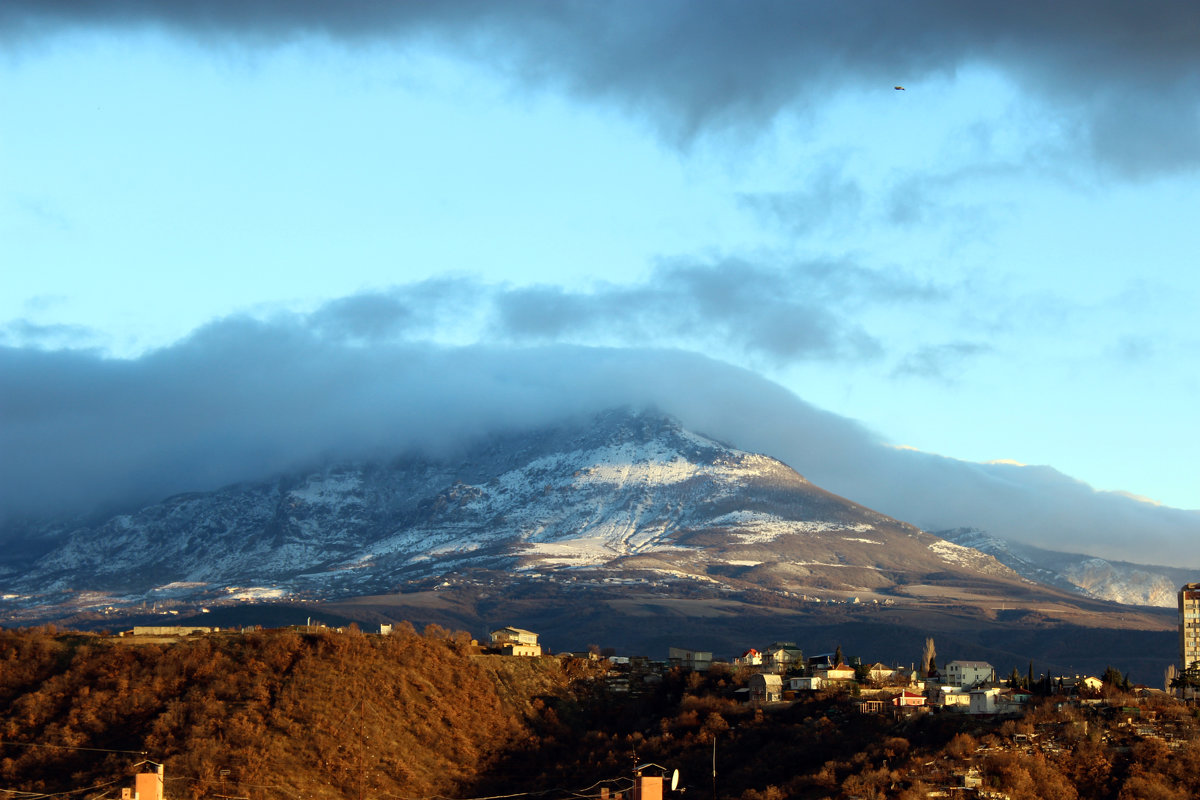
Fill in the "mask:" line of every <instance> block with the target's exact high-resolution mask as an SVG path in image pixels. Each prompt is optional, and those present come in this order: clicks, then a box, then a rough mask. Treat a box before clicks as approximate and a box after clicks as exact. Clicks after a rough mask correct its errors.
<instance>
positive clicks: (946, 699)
mask: <svg viewBox="0 0 1200 800" xmlns="http://www.w3.org/2000/svg"><path fill="white" fill-rule="evenodd" d="M937 702H938V705H939V706H941V707H943V708H953V709H955V710H957V711H966V710H967V709H968V708H970V706H971V693H970V692H966V691H963V689H962V687H960V686H939V687H938V699H937Z"/></svg>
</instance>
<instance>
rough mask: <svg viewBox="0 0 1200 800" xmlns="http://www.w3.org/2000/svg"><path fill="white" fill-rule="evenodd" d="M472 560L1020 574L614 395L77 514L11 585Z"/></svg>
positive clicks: (778, 576)
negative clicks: (556, 411) (382, 454)
mask: <svg viewBox="0 0 1200 800" xmlns="http://www.w3.org/2000/svg"><path fill="white" fill-rule="evenodd" d="M479 570H490V571H492V574H493V575H495V576H500V577H503V578H513V577H514V576H516V577H520V576H526V577H528V578H529V579H535V578H537V579H541V580H558V579H560V578H561V579H563V580H574V579H575V578H574V577H573V576H578V575H582V574H584V573H587V574H606V575H612V576H620V575H629V574H635V573H636V574H639V575H654V576H657V578H655V579H656V580H664V581H667V582H671V581H680V580H682V581H701V582H704V583H705V585H708V586H710V587H716V588H718V589H720V588H722V587H724V588H725V589H728V590H730V591H732V590H735V589H745V588H747V587H756V588H764V589H768V590H774V591H779V592H784V593H789V594H796V595H800V594H804V595H808V594H812V593H815V592H817V591H820V592H821V593H822V594H824V595H826V596H851V595H853V596H856V597H857V596H859V595H863V596H870V597H876V598H887V597H890V596H893V595H894V594H895V593H896V591H897V587H898V586H901V585H904V584H908V583H914V584H922V585H923V584H924V583H925V582H928V581H950V582H954V581H958V582H960V583H971V584H972V585H975V584H978V583H979V581H981V580H992V581H1001V582H1015V581H1019V578H1018V577H1017V576H1016V575H1015V574H1014V573H1013V572H1012V571H1011V570H1009V569H1008V568H1006V567H1004V566H1002V565H1001V564H999V563H998V562H997V561H996V560H995V559H993V558H991V557H990V556H986V555H984V554H982V553H980V552H978V551H977V550H973V549H970V548H966V547H960V546H958V545H955V544H951V543H949V542H946V541H944V540H942V539H938V538H937V537H934V536H931V535H929V534H926V533H923V532H921V531H919V530H917V529H916V528H913V527H912V526H909V525H906V524H904V523H900V522H897V521H896V520H893V519H890V518H888V517H885V516H883V515H881V514H878V513H876V512H874V511H871V510H870V509H867V508H863V507H862V506H858V505H856V504H854V503H852V502H849V501H847V500H844V499H842V498H840V497H836V496H834V495H832V494H830V493H828V492H825V491H823V490H821V489H820V488H818V487H816V486H813V485H812V484H811V483H809V482H808V481H806V480H805V479H804V478H803V477H801V476H800V475H798V474H796V473H795V472H794V471H793V470H791V469H790V468H789V467H787V466H786V465H785V464H782V463H780V462H779V461H776V460H774V459H771V458H769V457H766V456H763V455H758V454H754V453H747V452H743V451H739V450H736V449H734V448H732V447H729V446H726V445H723V444H720V443H718V442H715V441H713V440H710V439H707V438H705V437H703V436H700V435H698V434H695V433H693V432H690V431H686V430H683V429H682V428H681V427H680V426H679V425H678V424H677V423H675V422H674V421H672V420H670V419H667V418H665V417H662V416H660V415H656V414H652V413H634V412H628V411H614V412H610V413H607V414H603V415H600V416H598V417H596V418H593V419H589V420H583V421H580V422H578V423H576V424H571V425H567V424H563V425H558V426H552V427H547V428H546V429H544V430H540V431H533V432H521V433H511V434H508V435H504V436H495V437H492V438H490V439H487V440H484V441H480V442H479V443H478V444H477V446H475V447H473V448H471V449H470V450H469V451H466V452H464V453H460V454H459V455H458V457H457V458H455V459H443V460H433V459H428V458H420V457H406V458H402V459H398V460H395V461H393V462H390V463H372V464H357V463H356V464H333V465H327V466H325V467H323V468H320V469H314V470H311V471H309V472H306V473H302V474H296V475H290V476H281V477H275V478H272V479H270V480H264V481H262V482H258V483H252V484H245V485H238V486H230V487H226V488H224V489H221V490H219V491H216V492H211V493H205V494H190V495H181V496H177V497H173V498H169V499H167V500H164V501H163V502H162V503H159V504H156V505H153V506H149V507H146V508H143V509H140V510H136V511H131V512H129V513H126V514H122V515H119V516H115V517H112V518H111V519H108V520H106V521H104V522H102V523H100V524H98V525H89V526H81V527H78V528H77V529H75V530H73V531H71V532H70V534H69V535H68V536H66V537H65V540H64V541H63V543H62V544H61V545H60V546H58V547H56V548H55V549H53V550H52V551H51V552H50V553H49V554H47V555H46V556H45V557H43V558H41V559H40V560H39V561H37V562H36V563H35V564H34V565H33V566H32V567H31V568H30V569H29V570H26V571H25V572H24V573H23V574H21V575H19V576H17V575H10V576H7V577H6V578H4V579H3V583H4V585H3V586H0V591H2V592H3V593H6V594H10V595H14V596H19V597H23V598H33V597H34V596H35V595H37V596H43V597H44V596H45V595H46V593H47V592H69V591H74V592H85V591H86V592H93V593H98V595H97V596H102V597H104V598H108V599H106V600H105V602H109V601H110V600H111V598H113V597H115V596H117V595H119V594H120V593H124V596H127V597H132V598H135V599H136V598H141V599H143V600H144V599H145V598H147V597H159V596H161V592H160V590H161V588H162V587H165V586H172V587H175V588H173V589H172V591H171V594H172V596H182V595H186V594H187V593H188V592H189V591H191V592H192V593H193V594H194V595H195V596H197V597H202V596H203V597H209V598H211V597H212V596H213V595H214V593H215V594H216V595H219V596H221V597H228V596H231V595H233V594H234V593H233V592H231V591H227V589H228V587H239V588H238V592H239V593H241V594H240V595H239V596H242V595H245V593H246V592H250V593H251V595H254V593H258V594H259V595H260V596H261V595H263V594H268V595H269V594H276V595H280V596H291V595H307V596H314V595H316V596H339V595H340V596H345V595H350V594H356V593H357V594H364V593H371V592H384V591H395V590H396V589H397V588H400V587H403V586H405V585H408V584H411V583H412V582H414V581H427V580H432V579H437V580H440V579H442V578H443V577H444V576H450V575H464V574H467V573H469V572H473V571H475V572H477V571H479ZM556 576H557V577H556ZM489 580H490V579H489ZM155 592H159V594H155ZM30 602H34V600H32V599H31V600H30ZM113 602H115V601H113Z"/></svg>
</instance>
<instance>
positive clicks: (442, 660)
mask: <svg viewBox="0 0 1200 800" xmlns="http://www.w3.org/2000/svg"><path fill="white" fill-rule="evenodd" d="M472 652H473V648H472V647H471V646H470V643H469V639H468V638H467V637H466V636H465V635H464V634H458V635H451V634H449V633H447V632H446V631H444V630H440V629H436V628H434V629H431V630H429V631H428V632H427V633H426V635H424V636H419V635H417V634H416V633H415V632H414V631H413V630H412V628H411V627H406V626H398V628H397V631H396V632H395V633H394V634H393V635H392V636H389V637H379V636H365V635H362V634H359V633H355V632H353V631H351V632H348V633H337V632H334V631H331V630H328V629H317V630H314V631H313V632H301V631H297V630H274V631H268V632H264V633H248V634H228V635H206V636H192V637H188V638H185V639H182V640H173V639H164V640H155V639H145V638H144V637H136V638H132V637H127V638H115V637H97V636H90V635H82V634H73V635H53V634H52V633H51V632H47V631H35V632H26V633H14V632H11V631H2V632H0V665H3V666H2V668H0V709H3V711H0V731H2V732H3V734H2V735H3V740H4V745H3V758H2V759H0V786H5V787H14V786H20V787H21V791H26V792H46V793H58V792H65V791H68V790H74V789H78V788H80V787H87V786H94V787H101V786H103V785H107V784H108V783H109V782H111V781H113V780H114V779H117V778H121V777H122V776H127V775H129V774H131V772H130V771H131V768H132V765H134V764H135V763H136V762H139V761H142V760H146V759H148V760H150V761H153V762H157V763H162V764H164V765H165V774H166V778H167V796H168V797H171V798H199V797H208V796H211V795H212V793H213V792H214V790H215V788H216V787H218V786H226V787H228V789H229V790H230V791H231V792H232V793H234V794H244V793H246V792H248V791H250V790H251V789H255V790H256V791H255V792H254V793H255V794H256V795H258V794H261V793H262V792H263V791H264V790H266V789H268V788H269V792H265V793H266V794H268V795H270V796H276V797H297V796H304V797H309V798H322V797H327V798H334V797H342V796H346V795H351V794H354V793H356V792H357V791H358V790H359V789H360V788H365V789H367V790H369V791H370V792H371V793H372V794H380V795H397V796H404V797H415V796H425V795H431V794H453V793H455V792H461V791H462V790H463V789H464V787H467V786H469V785H471V784H473V783H474V782H475V781H477V780H478V778H479V776H480V775H481V774H484V773H486V772H487V771H488V769H489V767H490V766H492V765H493V764H494V763H495V762H496V761H497V759H499V758H500V757H501V755H506V756H507V755H509V754H511V751H512V750H513V748H515V747H519V745H520V743H521V742H523V741H524V740H525V739H526V738H527V737H528V736H529V729H528V725H529V722H528V719H529V717H530V716H531V715H532V713H533V708H534V703H538V704H539V706H540V705H541V704H542V703H543V702H544V701H541V700H537V698H539V697H544V698H551V697H559V696H565V695H566V694H568V691H569V687H570V682H571V680H572V678H573V677H575V676H572V674H571V673H570V671H569V669H567V668H566V667H565V666H564V664H563V663H562V662H560V661H558V660H557V659H503V660H502V659H500V657H498V656H482V657H481V656H477V655H475V656H473V655H470V653H472ZM580 663H581V664H582V663H583V662H580ZM68 748H71V749H68ZM101 751H104V752H101ZM138 753H142V755H138ZM223 770H228V771H229V772H228V774H227V775H224V776H222V771H223ZM360 779H362V780H365V781H366V784H365V786H363V787H360V786H359V785H358V781H359V780H360ZM98 793H99V791H98V790H97V792H95V794H98ZM85 794H86V793H85Z"/></svg>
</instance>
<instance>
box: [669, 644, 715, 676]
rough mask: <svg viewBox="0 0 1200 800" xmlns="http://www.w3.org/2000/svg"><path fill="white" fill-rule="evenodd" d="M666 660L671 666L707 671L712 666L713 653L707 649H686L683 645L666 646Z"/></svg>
mask: <svg viewBox="0 0 1200 800" xmlns="http://www.w3.org/2000/svg"><path fill="white" fill-rule="evenodd" d="M667 661H668V663H670V665H671V666H673V667H683V668H684V669H691V670H695V671H696V672H707V671H708V668H709V667H711V666H712V661H713V654H712V652H711V651H709V650H688V649H686V648H683V647H668V648H667Z"/></svg>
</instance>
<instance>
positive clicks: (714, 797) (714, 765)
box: [712, 732, 717, 800]
mask: <svg viewBox="0 0 1200 800" xmlns="http://www.w3.org/2000/svg"><path fill="white" fill-rule="evenodd" d="M712 778H713V795H712V800H717V734H716V733H715V732H714V733H713V757H712Z"/></svg>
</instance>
